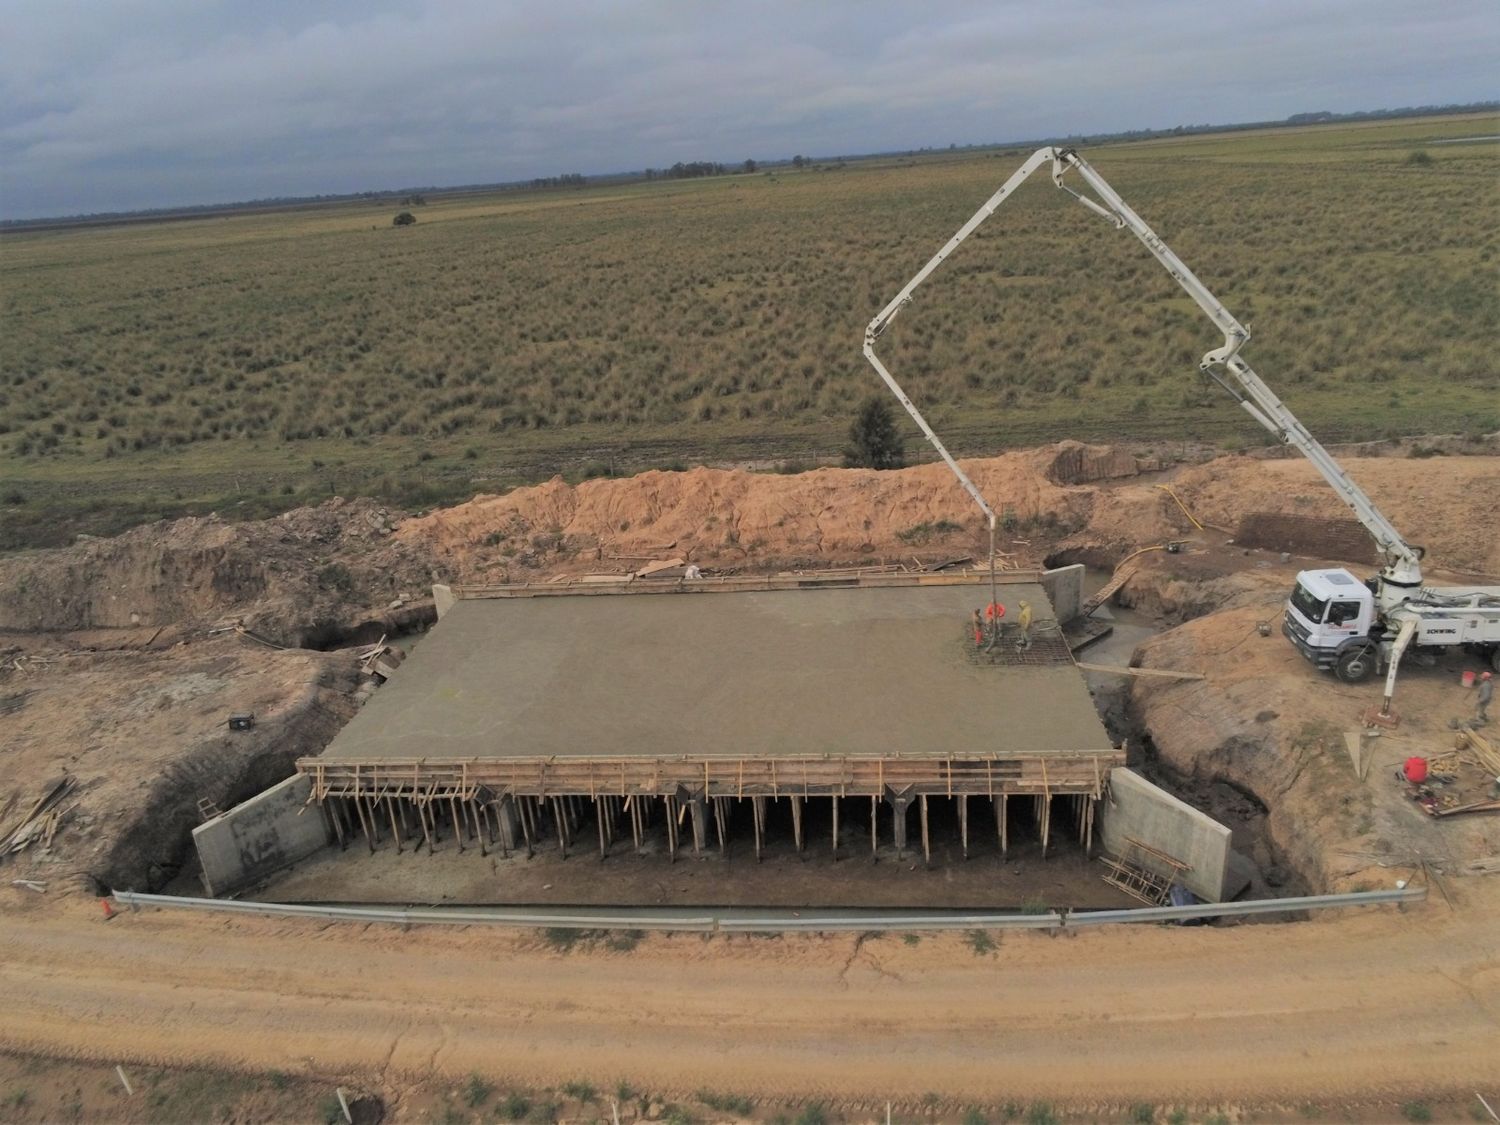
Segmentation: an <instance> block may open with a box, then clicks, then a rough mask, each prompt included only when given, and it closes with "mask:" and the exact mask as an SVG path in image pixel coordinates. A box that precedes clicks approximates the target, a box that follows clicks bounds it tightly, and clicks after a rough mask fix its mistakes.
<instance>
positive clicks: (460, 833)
mask: <svg viewBox="0 0 1500 1125" xmlns="http://www.w3.org/2000/svg"><path fill="white" fill-rule="evenodd" d="M448 815H449V817H450V818H452V820H453V839H454V840H455V841H456V842H457V843H458V851H459V854H460V855H462V854H463V852H464V851H465V848H464V837H465V836H466V835H467V833H466V832H465V831H464V826H463V824H462V823H461V822H460V821H459V819H458V797H457V796H454V795H451V794H450V795H449V797H448Z"/></svg>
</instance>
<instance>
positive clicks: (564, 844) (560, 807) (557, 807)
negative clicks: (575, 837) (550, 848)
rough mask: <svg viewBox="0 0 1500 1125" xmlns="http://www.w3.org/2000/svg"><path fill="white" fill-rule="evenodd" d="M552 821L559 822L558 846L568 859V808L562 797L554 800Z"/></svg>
mask: <svg viewBox="0 0 1500 1125" xmlns="http://www.w3.org/2000/svg"><path fill="white" fill-rule="evenodd" d="M552 819H553V820H555V821H556V822H557V846H558V848H559V849H560V850H561V851H562V857H563V859H567V858H568V806H567V804H566V803H565V800H564V798H562V797H553V798H552Z"/></svg>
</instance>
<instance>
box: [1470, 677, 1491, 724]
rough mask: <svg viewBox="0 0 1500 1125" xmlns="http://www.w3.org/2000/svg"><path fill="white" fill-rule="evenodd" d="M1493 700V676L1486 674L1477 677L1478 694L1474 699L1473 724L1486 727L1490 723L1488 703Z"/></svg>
mask: <svg viewBox="0 0 1500 1125" xmlns="http://www.w3.org/2000/svg"><path fill="white" fill-rule="evenodd" d="M1494 698H1495V676H1494V673H1492V672H1486V673H1484V674H1483V675H1482V676H1480V677H1479V694H1478V696H1476V697H1475V699H1474V722H1475V723H1476V724H1477V725H1479V726H1486V725H1488V723H1489V721H1490V714H1489V711H1490V701H1491V700H1492V699H1494Z"/></svg>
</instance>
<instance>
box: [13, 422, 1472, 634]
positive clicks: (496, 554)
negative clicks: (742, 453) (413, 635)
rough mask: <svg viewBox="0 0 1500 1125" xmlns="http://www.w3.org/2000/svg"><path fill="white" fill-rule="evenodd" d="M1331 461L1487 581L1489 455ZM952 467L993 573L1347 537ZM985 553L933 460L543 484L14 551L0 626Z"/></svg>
mask: <svg viewBox="0 0 1500 1125" xmlns="http://www.w3.org/2000/svg"><path fill="white" fill-rule="evenodd" d="M1345 464H1346V466H1347V467H1348V469H1349V472H1350V474H1351V475H1352V476H1354V478H1355V479H1357V480H1359V481H1360V482H1361V483H1362V484H1363V485H1365V487H1366V488H1367V489H1368V491H1369V492H1370V494H1371V495H1372V496H1373V497H1374V498H1375V500H1376V502H1377V503H1378V504H1379V505H1380V506H1381V508H1382V509H1383V510H1384V511H1386V513H1387V514H1388V515H1389V516H1390V518H1391V519H1392V520H1393V521H1394V522H1395V523H1396V525H1397V526H1398V527H1401V528H1404V529H1407V530H1408V531H1409V533H1410V534H1411V536H1412V538H1413V540H1414V541H1416V542H1418V543H1422V544H1425V545H1426V546H1427V547H1428V548H1429V551H1430V558H1431V560H1432V565H1433V567H1434V568H1451V569H1455V570H1460V571H1470V572H1477V573H1484V574H1500V457H1493V456H1475V457H1427V458H1395V457H1372V458H1353V459H1349V460H1347V461H1346V462H1345ZM963 465H964V468H965V470H966V471H967V472H968V473H969V474H970V475H971V476H972V477H973V478H974V480H975V483H976V484H978V486H979V487H980V489H981V490H982V491H983V492H984V495H985V496H986V497H987V498H988V499H989V501H990V503H991V504H992V505H993V507H994V508H995V510H996V512H998V513H999V515H1000V527H1001V535H1000V542H999V546H1000V549H1001V550H1002V551H1003V552H1004V553H1005V558H1006V560H1007V561H1008V562H1009V563H1010V564H1013V565H1019V566H1036V565H1040V564H1041V562H1042V560H1043V559H1045V558H1047V557H1051V556H1058V555H1063V556H1067V557H1072V558H1078V559H1085V560H1087V561H1089V562H1091V563H1093V564H1094V565H1096V566H1110V565H1113V563H1114V562H1117V561H1118V560H1119V559H1121V558H1123V557H1124V556H1125V555H1128V554H1129V553H1131V552H1132V551H1134V550H1136V549H1137V548H1139V547H1143V546H1150V545H1154V544H1159V543H1164V542H1167V541H1170V540H1173V539H1182V538H1186V537H1189V536H1191V534H1192V533H1193V532H1194V530H1195V529H1194V527H1193V525H1192V523H1191V522H1190V520H1189V517H1188V514H1187V512H1189V511H1190V512H1192V513H1193V515H1194V516H1196V518H1197V519H1198V520H1200V521H1201V522H1203V523H1206V524H1209V525H1213V526H1217V527H1221V528H1224V529H1225V530H1226V531H1227V532H1228V533H1229V534H1231V535H1232V534H1235V532H1236V531H1237V529H1238V528H1239V527H1240V526H1241V525H1242V524H1244V523H1246V521H1247V520H1249V521H1250V522H1251V523H1252V524H1254V526H1259V527H1262V528H1264V527H1266V526H1280V524H1278V523H1277V519H1278V518H1279V519H1280V520H1281V523H1286V522H1287V521H1288V520H1289V519H1291V520H1294V522H1296V523H1297V525H1298V526H1299V527H1301V526H1304V525H1307V524H1309V523H1313V524H1316V522H1317V521H1319V520H1327V521H1333V520H1335V519H1338V518H1342V519H1343V520H1344V522H1345V525H1347V512H1346V511H1345V509H1344V508H1343V506H1342V505H1341V504H1340V502H1339V501H1338V499H1337V498H1336V497H1335V496H1334V494H1333V493H1332V491H1331V490H1330V489H1329V488H1328V487H1327V485H1326V484H1324V483H1323V481H1322V480H1321V479H1319V478H1318V476H1317V475H1316V473H1314V471H1313V470H1312V468H1311V466H1309V465H1307V464H1306V463H1304V462H1301V461H1291V460H1281V461H1277V460H1264V459H1254V458H1249V457H1223V458H1219V459H1217V460H1214V461H1210V462H1207V463H1205V464H1202V465H1194V466H1190V467H1186V468H1178V469H1173V470H1163V469H1162V468H1161V465H1160V463H1159V462H1157V461H1154V460H1148V459H1143V458H1140V457H1137V456H1135V455H1134V454H1132V453H1130V452H1128V451H1125V450H1122V449H1118V448H1115V447H1110V446H1092V445H1082V444H1080V443H1078V442H1059V443H1057V444H1054V445H1048V446H1043V447H1041V448H1038V449H1031V450H1019V451H1015V452H1011V453H1006V454H1004V455H1002V456H999V457H993V458H988V459H983V460H968V461H965V462H963ZM1143 474H1151V475H1150V476H1149V477H1145V476H1143ZM1164 484H1166V485H1169V486H1170V488H1171V490H1172V491H1170V492H1169V491H1167V490H1166V489H1165V488H1163V487H1162V486H1163V485H1164ZM1179 500H1180V501H1181V502H1182V503H1181V505H1180V504H1179V502H1178V501H1179ZM1182 505H1185V506H1186V510H1184V507H1183V506H1182ZM1257 519H1258V520H1259V521H1260V522H1259V523H1258V524H1255V523H1254V521H1255V520H1257ZM1330 526H1334V525H1333V524H1330ZM1262 538H1263V537H1262ZM1313 538H1314V539H1316V538H1317V536H1314V537H1313ZM1339 542H1340V540H1339V539H1338V538H1337V536H1333V535H1330V537H1329V538H1328V541H1327V543H1326V545H1325V546H1324V548H1323V550H1322V552H1321V554H1322V556H1323V557H1325V558H1331V559H1341V560H1342V558H1343V557H1342V555H1340V554H1339V553H1338V551H1339ZM1343 542H1346V543H1347V542H1348V540H1347V538H1346V539H1345V540H1343ZM1258 545H1260V546H1263V547H1264V546H1270V547H1271V548H1272V549H1276V548H1275V546H1274V545H1271V544H1266V543H1263V542H1258ZM987 546H988V532H987V528H986V527H985V523H984V520H983V518H982V517H981V515H980V513H979V512H978V510H977V509H976V508H975V506H974V504H973V502H972V501H971V500H970V499H969V497H968V496H967V495H966V494H965V493H964V491H963V490H962V489H961V488H960V487H959V486H958V483H957V482H956V481H955V480H954V479H953V477H952V475H951V474H950V473H949V472H948V470H947V468H946V467H945V466H943V465H941V464H929V465H920V466H915V467H913V468H909V469H903V470H898V471H895V472H875V471H872V470H864V469H817V470H814V471H812V472H807V473H800V474H796V475H785V476H782V475H773V474H766V473H753V472H748V471H744V470H730V469H709V468H698V469H693V470H692V471H690V472H660V471H653V472H648V473H642V474H641V475H639V476H636V477H630V478H626V479H605V480H593V481H586V482H584V483H582V484H579V485H576V486H574V485H569V484H567V483H565V482H564V481H563V480H561V479H554V480H551V481H548V482H547V483H545V484H541V485H537V486H534V487H529V488H519V489H516V490H515V491H513V492H511V493H508V494H506V495H504V496H481V497H478V498H476V499H474V500H472V501H470V502H468V503H465V504H459V505H457V506H455V507H452V508H447V509H441V510H438V511H434V512H432V513H430V514H428V515H425V516H421V517H418V518H411V519H403V517H402V516H401V515H400V514H399V513H391V512H388V511H387V510H386V509H384V508H382V507H380V506H379V505H378V504H376V503H375V502H373V501H368V500H360V501H352V502H346V501H343V500H340V499H337V498H335V499H333V500H330V501H328V502H327V503H325V504H322V505H320V506H318V507H315V508H301V509H298V510H296V511H292V512H288V513H286V514H285V515H283V516H281V517H279V518H277V519H271V520H262V521H257V522H252V523H227V522H225V521H223V520H220V519H218V518H216V517H213V516H209V517H204V518H195V519H183V520H177V521H174V522H170V523H168V522H160V523H154V524H149V525H146V526H143V527H138V528H135V529H134V530H132V531H129V532H127V533H125V534H124V535H120V536H118V537H116V538H113V539H95V540H87V541H84V542H80V543H77V544H74V545H73V546H71V547H66V548H61V549H58V550H52V551H38V552H32V553H27V554H24V555H15V556H11V557H9V558H5V559H0V630H19V631H32V632H40V631H69V630H81V629H93V628H123V627H129V626H132V625H135V626H148V627H155V626H165V625H169V624H175V625H179V626H183V627H184V628H188V629H191V628H192V627H193V626H195V625H202V624H212V623H214V622H216V621H221V620H223V619H225V618H227V617H235V618H239V619H243V621H244V623H245V624H246V626H247V627H250V628H252V629H254V630H255V631H257V632H259V633H261V634H263V635H266V636H269V637H271V638H272V639H274V640H277V641H279V642H281V643H284V644H293V645H310V646H314V647H322V646H325V645H328V644H335V643H340V642H341V641H347V640H358V641H366V640H368V641H373V640H375V639H376V638H377V637H378V636H379V635H380V633H381V632H383V631H384V632H394V631H397V630H399V629H402V628H405V627H409V626H410V625H411V624H413V623H414V619H413V617H412V615H413V614H414V613H415V614H416V615H417V617H418V618H420V617H421V616H422V614H424V613H425V614H427V615H428V616H430V610H427V609H426V608H425V606H423V607H422V608H420V609H413V606H415V605H416V603H417V602H418V600H420V599H423V598H424V597H425V594H426V591H427V588H428V587H429V586H430V584H431V583H432V582H434V581H459V582H500V581H536V580H545V579H547V578H549V577H554V576H557V575H562V574H574V575H576V574H580V573H588V572H605V573H614V574H625V573H629V572H631V571H633V570H636V569H638V568H639V567H640V566H642V565H643V564H644V563H646V562H648V561H651V560H660V559H680V560H683V561H684V562H690V563H694V564H697V565H699V566H702V567H709V568H719V569H727V570H734V569H742V568H751V569H756V570H774V569H781V568H807V567H821V566H836V565H847V564H850V563H870V562H886V563H897V562H899V563H905V564H909V563H911V562H912V560H913V558H914V557H915V558H919V559H921V560H923V561H925V562H932V561H934V560H937V559H942V558H953V557H956V556H961V555H968V554H974V555H976V556H980V557H982V556H983V555H984V553H985V551H986V550H987ZM1282 549H1286V548H1282ZM1343 561H1349V562H1359V561H1360V560H1357V559H1349V560H1343ZM403 615H404V616H403Z"/></svg>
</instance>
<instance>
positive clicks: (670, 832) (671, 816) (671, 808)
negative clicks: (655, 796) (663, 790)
mask: <svg viewBox="0 0 1500 1125" xmlns="http://www.w3.org/2000/svg"><path fill="white" fill-rule="evenodd" d="M664 801H665V803H666V810H665V811H666V814H667V855H668V856H669V857H670V858H669V862H671V863H676V862H677V798H676V797H666V798H664Z"/></svg>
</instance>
